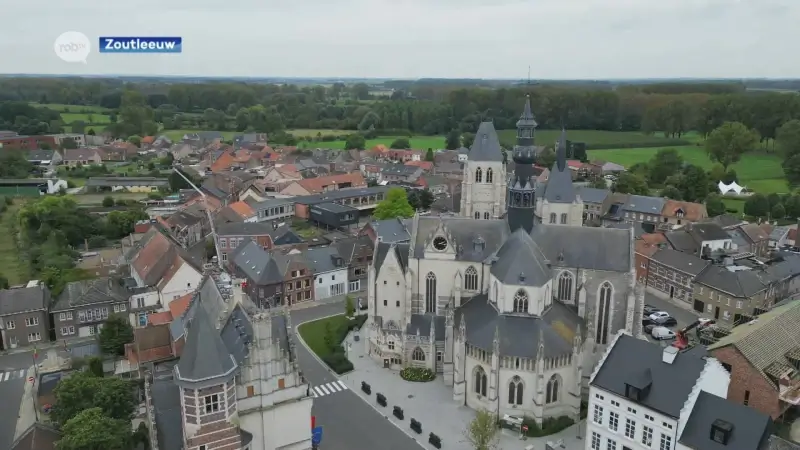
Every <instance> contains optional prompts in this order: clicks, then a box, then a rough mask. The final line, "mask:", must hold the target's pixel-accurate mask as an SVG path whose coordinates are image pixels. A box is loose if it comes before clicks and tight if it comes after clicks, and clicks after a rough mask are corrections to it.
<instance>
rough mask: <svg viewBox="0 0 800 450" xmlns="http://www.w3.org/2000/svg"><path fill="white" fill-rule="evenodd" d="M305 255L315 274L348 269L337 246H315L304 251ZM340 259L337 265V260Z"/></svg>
mask: <svg viewBox="0 0 800 450" xmlns="http://www.w3.org/2000/svg"><path fill="white" fill-rule="evenodd" d="M304 256H305V257H306V259H307V260H308V262H309V263H310V264H311V267H312V270H313V271H314V274H315V275H317V274H321V273H326V272H333V271H335V270H342V269H345V270H347V266H346V265H344V259H343V258H342V257H341V256H340V255H339V250H338V249H337V248H336V247H314V248H309V249H308V250H306V251H305V252H304ZM337 259H338V260H339V264H338V265H337V262H336V260H337Z"/></svg>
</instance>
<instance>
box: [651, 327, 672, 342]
mask: <svg viewBox="0 0 800 450" xmlns="http://www.w3.org/2000/svg"><path fill="white" fill-rule="evenodd" d="M650 335H651V336H653V339H658V340H659V341H664V340H667V339H675V332H674V331H672V330H670V329H669V328H667V327H654V328H653V331H651V332H650Z"/></svg>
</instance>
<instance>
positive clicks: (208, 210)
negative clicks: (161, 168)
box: [172, 167, 224, 270]
mask: <svg viewBox="0 0 800 450" xmlns="http://www.w3.org/2000/svg"><path fill="white" fill-rule="evenodd" d="M172 171H173V172H175V173H177V174H178V175H180V177H181V178H183V179H184V181H186V182H187V183H189V186H191V187H192V189H194V190H195V191H197V193H198V194H200V196H201V197H203V202H204V203H205V205H206V215H207V216H208V223H209V225H211V235H212V238H213V239H214V249H215V250H216V252H217V265H218V266H219V269H220V270H224V267H223V266H222V253H220V252H219V242H217V229H216V227H215V226H214V218H213V217H211V207H210V206H209V204H208V197H207V196H206V194H205V193H204V192H203V191H201V190H200V188H198V187H197V186H195V184H194V183H193V182H192V180H190V179H189V177H187V176H186V175H185V174H184V173H183V172H181V171H180V170H179V169H178V168H177V167H173V168H172Z"/></svg>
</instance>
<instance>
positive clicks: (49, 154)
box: [27, 149, 56, 161]
mask: <svg viewBox="0 0 800 450" xmlns="http://www.w3.org/2000/svg"><path fill="white" fill-rule="evenodd" d="M55 153H56V151H55V150H42V149H35V150H29V151H28V153H27V159H28V161H52V160H53V156H54V155H55Z"/></svg>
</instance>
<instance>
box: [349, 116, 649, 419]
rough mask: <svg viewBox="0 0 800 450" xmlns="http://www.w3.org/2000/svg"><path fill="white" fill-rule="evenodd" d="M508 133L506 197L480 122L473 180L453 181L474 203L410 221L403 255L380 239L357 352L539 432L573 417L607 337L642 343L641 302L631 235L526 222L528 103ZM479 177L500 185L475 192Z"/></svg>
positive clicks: (529, 211) (529, 208)
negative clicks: (536, 426)
mask: <svg viewBox="0 0 800 450" xmlns="http://www.w3.org/2000/svg"><path fill="white" fill-rule="evenodd" d="M518 126H519V127H520V129H519V131H518V139H517V142H518V145H517V146H516V147H515V149H514V156H513V158H514V161H515V163H516V166H515V173H514V176H513V178H512V180H511V183H510V184H506V178H505V173H504V169H503V163H502V161H503V156H502V154H501V150H500V146H499V142H497V135H496V133H495V132H494V128H493V126H492V125H491V123H488V122H487V123H484V124H482V125H481V127H480V131H479V134H478V136H476V140H475V143H474V144H473V147H472V149H471V150H470V154H469V160H468V161H469V162H468V163H467V164H468V165H471V166H470V167H471V169H469V170H470V171H471V172H475V171H477V170H480V171H481V172H482V174H481V176H480V177H479V176H478V175H474V176H473V177H472V178H471V179H470V178H465V180H464V182H463V183H464V187H463V192H468V191H470V190H472V192H473V200H470V201H468V205H470V206H468V208H467V209H464V207H463V206H462V213H464V214H465V215H466V217H445V216H424V217H421V216H419V215H417V216H415V217H414V218H413V219H412V220H410V221H409V223H408V225H407V229H408V232H409V233H410V237H409V239H408V241H405V242H382V241H381V239H380V233H378V241H377V243H376V246H375V254H374V256H373V264H372V266H371V267H370V274H369V284H368V302H369V311H368V316H369V319H368V323H367V324H366V326H365V330H367V333H368V339H367V340H365V345H367V349H368V353H369V354H370V356H372V357H373V358H374V359H375V360H377V361H378V362H380V363H381V365H383V366H384V367H387V368H389V369H393V370H398V369H401V368H403V367H407V366H415V367H427V368H430V369H432V370H434V371H436V372H437V373H440V374H441V376H442V378H443V379H444V382H445V384H446V385H448V386H452V387H453V398H454V400H455V401H456V402H457V403H459V404H463V405H467V406H470V407H472V408H476V409H477V408H486V409H488V410H490V411H493V412H496V413H499V414H513V415H523V414H524V415H527V416H530V417H531V418H534V419H535V420H537V421H540V422H541V421H542V420H543V419H545V418H548V417H558V416H569V417H575V416H577V415H578V413H579V409H580V399H581V394H582V391H583V390H584V389H585V388H586V386H587V384H588V374H589V368H590V367H592V366H593V365H594V363H595V362H596V361H598V360H599V358H600V356H601V355H602V352H603V351H604V349H605V347H606V346H607V345H608V343H609V342H610V340H611V338H612V337H613V335H614V333H616V332H617V331H618V330H627V331H629V332H631V333H633V334H638V333H639V332H640V328H641V321H640V320H639V317H641V314H642V307H643V300H642V295H643V290H642V289H635V266H634V263H633V260H634V250H633V234H632V232H631V231H630V230H618V229H608V228H588V227H581V226H569V223H567V224H565V225H567V226H562V225H559V224H556V225H549V224H537V223H536V222H537V221H536V217H535V206H536V201H535V199H536V186H535V176H534V175H533V162H534V160H535V150H534V143H533V127H535V121H534V120H533V115H532V114H531V111H530V105H529V104H527V105H526V107H525V112H524V113H523V115H522V117H521V118H520V122H519V123H518ZM473 153H475V155H474V154H473ZM495 163H497V164H499V166H495ZM489 169H491V170H492V173H493V174H497V175H501V176H502V180H503V182H502V183H500V184H496V183H494V181H495V180H494V178H492V180H491V181H492V182H491V183H488V184H487V183H486V178H485V175H486V173H488V171H489ZM493 176H494V175H493ZM479 178H480V179H481V180H483V181H482V183H483V185H481V186H477V183H476V180H478V179H479ZM470 180H471V181H470ZM569 187H570V188H571V185H570V186H569ZM492 189H494V190H495V191H492V192H489V190H492ZM554 189H555V188H554ZM478 193H480V195H478ZM500 198H502V199H503V200H502V201H500V200H497V201H495V200H494V199H500ZM506 198H508V203H509V207H508V208H507V211H506V209H505V199H506ZM487 199H489V200H487ZM501 207H502V208H503V209H502V210H497V209H496V208H501ZM470 208H471V209H470ZM475 213H480V214H479V215H480V218H479V219H475V218H474V214H475ZM484 213H486V214H488V216H484ZM501 216H505V219H498V218H497V217H501ZM484 217H486V218H484Z"/></svg>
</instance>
